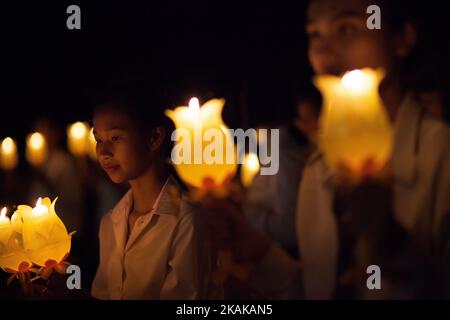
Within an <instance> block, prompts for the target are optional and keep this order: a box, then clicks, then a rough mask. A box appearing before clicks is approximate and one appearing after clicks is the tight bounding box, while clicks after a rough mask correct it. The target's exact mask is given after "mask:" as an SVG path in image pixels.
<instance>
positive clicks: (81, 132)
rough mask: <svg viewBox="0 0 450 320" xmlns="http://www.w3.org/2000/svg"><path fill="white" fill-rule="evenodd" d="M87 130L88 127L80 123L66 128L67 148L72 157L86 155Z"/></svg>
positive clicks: (87, 145) (87, 144)
mask: <svg viewBox="0 0 450 320" xmlns="http://www.w3.org/2000/svg"><path fill="white" fill-rule="evenodd" d="M89 130H90V128H89V125H88V124H86V123H84V122H80V121H78V122H75V123H74V124H72V125H70V126H69V127H68V128H67V146H68V147H69V150H70V152H72V154H73V155H75V156H77V157H81V156H84V155H86V154H87V153H88V150H89Z"/></svg>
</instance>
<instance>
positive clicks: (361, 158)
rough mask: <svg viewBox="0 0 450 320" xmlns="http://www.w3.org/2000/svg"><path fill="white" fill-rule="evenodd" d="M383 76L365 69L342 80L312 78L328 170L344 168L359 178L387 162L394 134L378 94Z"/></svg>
mask: <svg viewBox="0 0 450 320" xmlns="http://www.w3.org/2000/svg"><path fill="white" fill-rule="evenodd" d="M383 76H384V72H383V71H382V70H372V69H368V68H366V69H362V70H354V71H351V72H347V73H346V74H344V76H343V77H342V78H340V77H335V76H331V75H322V76H317V77H316V78H315V84H316V86H317V87H318V88H319V90H320V91H321V92H322V95H323V98H324V105H323V110H322V114H321V117H320V123H319V146H320V148H321V149H322V151H323V153H324V156H325V159H326V161H327V163H328V165H329V166H330V167H331V168H334V169H336V168H338V167H339V166H341V165H343V166H345V167H346V168H347V169H349V170H350V172H351V174H352V175H353V176H354V177H356V178H359V177H361V175H362V174H363V172H365V171H367V169H368V167H370V170H371V171H372V172H376V171H377V170H379V169H380V168H381V167H382V166H383V165H384V164H385V163H386V162H387V161H388V159H389V157H390V154H391V150H392V143H393V137H392V136H393V132H392V127H391V124H390V121H389V117H388V115H387V112H386V110H385V108H384V106H383V102H382V100H381V97H380V96H379V93H378V87H379V84H380V82H381V80H382V78H383Z"/></svg>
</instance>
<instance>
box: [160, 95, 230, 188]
mask: <svg viewBox="0 0 450 320" xmlns="http://www.w3.org/2000/svg"><path fill="white" fill-rule="evenodd" d="M224 103H225V101H224V100H223V99H212V100H209V101H207V102H206V103H205V104H204V105H202V106H201V107H200V104H199V101H198V99H197V98H192V99H191V100H190V102H189V106H188V107H186V106H181V107H177V108H176V109H175V110H166V115H167V116H168V117H169V118H170V119H172V121H173V122H174V123H175V127H176V129H177V130H176V132H175V141H177V142H176V144H175V147H174V149H173V151H172V155H171V156H172V161H173V162H174V165H175V169H176V171H177V173H178V174H179V176H180V177H181V179H182V180H183V181H184V182H186V183H187V184H188V185H190V186H193V187H201V186H202V185H203V184H204V183H205V181H206V180H210V181H212V182H213V183H214V185H221V184H222V183H223V182H224V181H226V180H227V178H231V177H232V176H233V175H234V174H235V172H236V166H237V165H236V160H235V149H234V143H233V139H232V137H231V134H230V132H229V130H228V128H227V127H226V126H225V124H224V122H223V120H222V109H223V106H224ZM173 138H174V137H173ZM172 140H174V139H172Z"/></svg>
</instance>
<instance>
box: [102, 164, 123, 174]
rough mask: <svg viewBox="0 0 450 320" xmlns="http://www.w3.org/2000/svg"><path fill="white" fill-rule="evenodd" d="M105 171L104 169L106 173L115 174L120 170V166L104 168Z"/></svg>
mask: <svg viewBox="0 0 450 320" xmlns="http://www.w3.org/2000/svg"><path fill="white" fill-rule="evenodd" d="M103 169H104V170H105V171H106V172H114V171H116V170H117V169H119V166H118V165H116V166H104V167H103Z"/></svg>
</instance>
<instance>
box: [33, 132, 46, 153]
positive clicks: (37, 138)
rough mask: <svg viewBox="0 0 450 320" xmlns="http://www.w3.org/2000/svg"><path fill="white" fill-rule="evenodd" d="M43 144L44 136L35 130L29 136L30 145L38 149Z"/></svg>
mask: <svg viewBox="0 0 450 320" xmlns="http://www.w3.org/2000/svg"><path fill="white" fill-rule="evenodd" d="M44 144H45V138H44V136H43V135H42V134H41V133H39V132H35V133H33V134H32V135H31V136H30V147H31V148H32V149H35V150H38V149H41V148H42V147H43V146H44Z"/></svg>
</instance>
